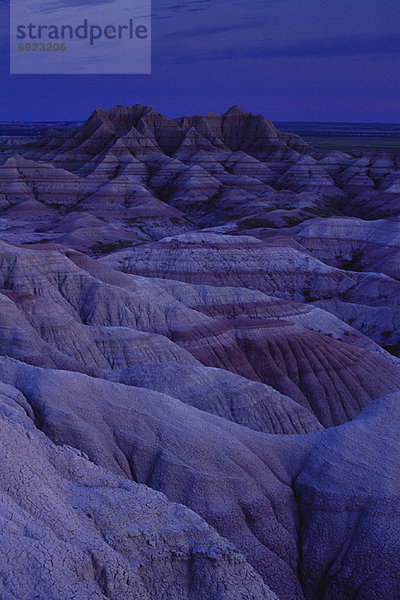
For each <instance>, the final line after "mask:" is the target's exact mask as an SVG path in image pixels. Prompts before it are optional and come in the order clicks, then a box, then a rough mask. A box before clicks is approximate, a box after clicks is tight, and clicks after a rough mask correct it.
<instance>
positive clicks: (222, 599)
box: [0, 105, 400, 600]
mask: <svg viewBox="0 0 400 600" xmlns="http://www.w3.org/2000/svg"><path fill="white" fill-rule="evenodd" d="M0 157H1V158H0V210H1V214H0V232H1V236H0V279H1V284H0V303H1V311H0V349H1V352H0V428H1V436H0V446H1V454H0V472H1V478H0V494H1V503H0V518H1V524H2V526H1V541H2V552H1V553H0V574H1V577H0V598H1V600H33V599H35V600H142V599H143V600H394V599H396V598H400V526H399V522H400V491H399V486H398V482H399V479H400V427H399V422H400V359H399V355H400V155H396V154H390V153H387V152H386V153H382V152H379V153H377V152H374V151H371V152H367V153H366V154H365V155H363V156H362V157H355V156H351V155H349V154H345V153H342V152H338V151H332V152H325V151H321V150H316V149H314V148H312V147H310V146H308V145H307V144H306V143H305V142H304V141H303V140H302V139H300V138H299V137H298V136H296V135H293V134H288V133H281V132H279V131H278V130H277V129H276V128H275V127H274V126H273V124H272V123H271V122H270V121H268V120H267V119H265V118H264V117H262V116H256V115H251V114H248V113H243V112H242V111H241V110H240V109H239V108H237V107H233V108H231V109H230V110H229V111H228V112H227V113H226V114H224V115H222V116H220V115H217V114H213V113H211V114H208V115H207V116H194V117H182V118H179V119H167V118H166V117H164V116H162V115H161V114H159V113H157V112H156V111H155V110H154V109H153V108H150V107H144V106H140V105H135V106H132V107H123V106H117V107H115V108H112V109H111V110H109V111H107V112H105V111H103V110H102V109H98V110H96V111H95V112H94V113H93V114H92V115H91V117H90V118H89V119H88V120H87V121H86V122H85V123H84V125H83V126H82V127H80V128H70V129H66V130H63V131H54V130H51V131H48V132H47V133H46V134H45V135H44V136H43V137H42V138H40V139H38V140H27V142H26V143H21V144H20V145H18V147H17V148H16V149H14V150H13V151H11V150H10V151H6V152H2V153H1V154H0Z"/></svg>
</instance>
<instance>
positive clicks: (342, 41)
mask: <svg viewBox="0 0 400 600" xmlns="http://www.w3.org/2000/svg"><path fill="white" fill-rule="evenodd" d="M225 30H226V29H224V28H211V29H210V30H209V31H210V32H212V33H218V32H219V31H220V32H224V31H225ZM228 30H229V29H228ZM203 35H205V32H203ZM361 54H372V55H375V56H381V55H384V54H386V55H393V56H398V55H399V54H400V34H390V35H378V36H373V35H358V36H337V37H330V38H325V39H321V40H312V41H301V42H296V43H292V44H282V45H277V44H274V45H271V44H269V43H266V44H259V45H257V46H250V45H249V46H248V47H235V46H233V45H232V44H231V43H230V44H229V45H225V47H224V48H215V47H213V46H212V45H211V47H209V48H208V49H207V50H203V51H197V50H196V52H193V53H190V52H185V53H184V54H182V55H181V54H179V55H178V54H177V55H176V56H175V57H173V56H170V60H168V61H167V62H177V63H179V64H185V63H195V62H203V61H221V60H241V59H259V58H262V59H272V58H296V57H299V58H300V57H308V56H310V57H311V56H315V57H318V56H325V57H326V56H336V57H340V56H355V55H361Z"/></svg>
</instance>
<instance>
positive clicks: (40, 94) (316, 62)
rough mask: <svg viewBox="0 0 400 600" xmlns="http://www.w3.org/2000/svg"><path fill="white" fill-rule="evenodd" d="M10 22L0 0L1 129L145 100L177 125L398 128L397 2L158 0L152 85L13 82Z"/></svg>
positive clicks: (102, 80) (83, 79)
mask: <svg viewBox="0 0 400 600" xmlns="http://www.w3.org/2000/svg"><path fill="white" fill-rule="evenodd" d="M52 1H56V2H57V3H59V4H63V3H67V4H68V5H69V6H71V5H76V6H77V10H79V6H80V5H83V4H102V3H110V4H112V1H113V0H52ZM8 19H9V17H8V0H0V36H1V37H0V120H61V119H66V120H67V119H76V120H79V119H85V118H86V117H87V116H88V115H89V114H90V113H91V112H92V110H93V109H94V108H95V107H98V106H102V107H103V108H109V107H111V106H113V105H114V104H135V103H137V102H139V103H142V104H151V105H153V106H155V107H156V108H157V110H159V111H160V112H163V113H165V114H167V115H168V116H180V115H182V114H194V113H204V112H208V111H217V112H225V110H226V109H227V108H228V107H229V106H231V105H232V104H238V105H239V106H241V108H243V109H244V110H247V111H252V112H256V113H263V114H265V115H266V116H267V117H268V118H270V119H272V120H275V121H284V120H293V121H353V122H359V121H366V122H399V121H400V114H399V107H400V69H399V67H400V2H399V0H153V24H152V27H153V34H152V35H153V72H152V75H118V76H112V75H102V76H99V75H74V76H71V75H70V76H63V75H47V76H42V75H35V76H28V75H9V74H8V73H9V64H8V62H9V50H8V45H9V40H8Z"/></svg>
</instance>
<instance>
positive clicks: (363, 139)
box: [275, 121, 400, 154]
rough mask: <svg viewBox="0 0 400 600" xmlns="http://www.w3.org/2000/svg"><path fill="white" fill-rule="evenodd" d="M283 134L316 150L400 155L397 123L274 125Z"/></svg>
mask: <svg viewBox="0 0 400 600" xmlns="http://www.w3.org/2000/svg"><path fill="white" fill-rule="evenodd" d="M275 125H276V126H277V127H278V129H280V130H281V131H290V132H291V133H296V134H297V135H299V136H301V137H302V138H303V139H304V140H305V141H306V142H308V143H309V144H311V145H312V146H314V147H315V148H321V149H323V150H329V149H334V150H341V151H342V152H350V153H351V154H353V153H363V152H366V151H368V150H386V151H391V152H400V124H394V123H299V122H295V121H288V122H282V123H275Z"/></svg>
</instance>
